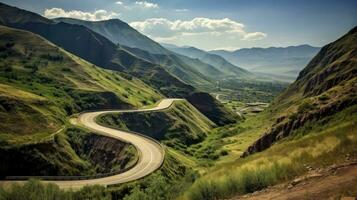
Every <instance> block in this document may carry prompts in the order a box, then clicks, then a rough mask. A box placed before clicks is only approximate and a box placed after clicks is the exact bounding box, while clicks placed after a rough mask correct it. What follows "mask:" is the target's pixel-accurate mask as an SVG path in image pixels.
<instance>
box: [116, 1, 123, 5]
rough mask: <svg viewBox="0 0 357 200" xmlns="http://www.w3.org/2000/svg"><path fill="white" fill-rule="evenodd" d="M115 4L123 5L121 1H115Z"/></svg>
mask: <svg viewBox="0 0 357 200" xmlns="http://www.w3.org/2000/svg"><path fill="white" fill-rule="evenodd" d="M115 4H118V5H123V2H122V1H117V2H115Z"/></svg>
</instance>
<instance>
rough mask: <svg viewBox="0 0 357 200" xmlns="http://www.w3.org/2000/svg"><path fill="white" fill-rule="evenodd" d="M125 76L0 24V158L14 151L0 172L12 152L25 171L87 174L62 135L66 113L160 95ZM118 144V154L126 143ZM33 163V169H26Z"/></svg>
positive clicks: (144, 102) (139, 102)
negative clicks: (19, 158)
mask: <svg viewBox="0 0 357 200" xmlns="http://www.w3.org/2000/svg"><path fill="white" fill-rule="evenodd" d="M124 76H125V74H121V73H119V72H114V71H108V70H103V69H100V68H98V67H96V66H94V65H92V64H90V63H88V62H86V61H83V60H82V59H80V58H78V57H76V56H74V55H72V54H70V53H68V52H66V51H64V50H62V49H60V48H58V47H56V46H55V45H53V44H51V43H50V42H48V41H47V40H45V39H43V38H41V37H39V36H37V35H35V34H33V33H30V32H26V31H22V30H16V29H12V28H7V27H4V26H1V27H0V91H1V95H0V119H1V121H2V122H4V123H1V124H0V143H1V144H2V145H1V155H2V158H4V159H5V158H9V159H10V157H7V156H6V155H13V157H11V159H10V160H8V162H2V163H3V164H4V165H5V166H4V165H2V167H1V169H2V170H3V171H1V174H2V175H3V174H4V171H6V170H7V169H8V167H9V166H11V164H12V162H16V161H17V159H14V158H15V157H17V156H19V157H22V158H23V159H25V160H24V162H29V163H27V164H28V165H23V166H27V167H28V170H30V171H28V170H25V171H24V173H27V172H31V173H34V172H38V171H39V172H40V173H39V175H41V174H46V173H47V172H48V173H49V174H66V173H68V174H75V173H77V175H78V173H84V174H86V173H90V170H93V169H91V168H90V165H89V164H88V163H86V162H89V161H84V160H82V159H81V158H80V157H79V155H77V154H76V151H79V150H80V149H81V148H78V149H75V148H74V147H73V148H72V146H71V145H70V143H71V142H72V139H73V138H71V137H70V136H68V135H66V132H68V130H67V127H68V117H69V116H70V115H72V114H74V113H78V112H80V111H83V110H90V109H103V108H129V107H137V106H143V105H147V104H152V103H154V102H156V101H157V100H158V99H161V98H162V96H161V95H160V94H159V93H157V92H155V91H154V90H152V89H151V88H150V87H149V86H147V85H146V84H145V83H143V82H142V81H140V80H139V79H136V78H131V80H128V79H126V78H123V77H124ZM39 122H41V123H39ZM77 131H78V130H77ZM91 137H92V136H89V135H84V136H83V138H87V139H89V138H91ZM93 137H94V136H93ZM102 138H103V140H105V137H102ZM83 140H84V139H83ZM114 142H117V141H115V140H114ZM118 143H119V144H118V145H119V146H120V149H119V151H118V152H124V151H126V149H127V148H129V147H130V146H128V145H126V146H125V144H124V143H121V142H118ZM93 145H94V144H93ZM42 148H44V150H41V149H42ZM118 148H119V147H118ZM10 152H11V154H9V153H10ZM53 152H58V153H55V154H53ZM44 155H46V156H47V157H46V156H44ZM123 158H124V157H123ZM86 160H88V158H86ZM35 163H36V165H35ZM71 163H72V164H71ZM13 164H15V163H13ZM31 164H32V165H31ZM65 165H68V166H65ZM33 166H38V168H37V170H32V171H31V169H33V168H32V167H33ZM46 166H47V167H46ZM46 168H48V169H46ZM80 168H83V169H86V170H83V172H81V171H78V169H80ZM10 169H11V167H10ZM41 170H44V171H41ZM59 170H61V171H59ZM76 170H77V171H76ZM88 170H89V171H88ZM91 173H94V171H92V172H91ZM5 174H7V175H9V173H5Z"/></svg>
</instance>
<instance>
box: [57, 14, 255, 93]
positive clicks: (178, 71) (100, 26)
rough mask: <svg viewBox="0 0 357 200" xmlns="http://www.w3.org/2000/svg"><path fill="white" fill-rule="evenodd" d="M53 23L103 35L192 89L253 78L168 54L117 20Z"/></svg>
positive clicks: (231, 68)
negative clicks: (235, 78)
mask: <svg viewBox="0 0 357 200" xmlns="http://www.w3.org/2000/svg"><path fill="white" fill-rule="evenodd" d="M54 21H55V22H65V23H69V24H77V25H82V26H85V27H87V28H89V29H91V30H92V31H94V32H96V33H99V34H101V35H103V36H105V37H106V38H108V39H109V40H111V41H112V42H113V43H115V44H119V46H120V48H122V49H125V50H127V51H128V52H130V53H132V54H134V55H136V56H138V57H140V58H141V59H144V60H148V61H149V62H152V63H155V64H158V65H162V66H164V67H165V68H166V69H167V70H168V71H169V72H170V73H172V74H173V75H175V76H177V77H179V78H180V79H182V80H183V81H185V82H186V83H188V84H192V85H194V86H198V87H200V86H201V85H205V86H207V85H214V84H215V82H216V81H217V80H219V79H223V78H226V77H228V76H235V77H237V78H247V76H249V75H250V76H253V74H252V73H249V72H248V71H246V70H243V69H240V68H239V67H235V66H231V65H222V64H221V63H219V62H204V61H203V62H202V60H198V59H195V58H194V57H191V56H189V55H187V54H180V53H177V52H175V51H171V49H167V48H165V47H163V46H162V45H160V44H159V43H157V42H155V41H153V40H151V39H150V38H148V37H147V36H145V35H143V34H141V33H139V32H138V31H137V30H135V29H133V28H132V27H130V26H129V25H128V24H127V23H125V22H123V21H121V20H119V19H112V20H104V21H95V22H90V21H83V20H78V19H71V18H57V19H54ZM206 61H210V60H206ZM212 61H214V59H212Z"/></svg>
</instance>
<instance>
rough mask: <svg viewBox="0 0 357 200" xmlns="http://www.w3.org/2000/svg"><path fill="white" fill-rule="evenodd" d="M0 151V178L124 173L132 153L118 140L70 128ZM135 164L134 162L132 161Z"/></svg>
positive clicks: (133, 157)
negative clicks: (44, 139) (47, 138)
mask: <svg viewBox="0 0 357 200" xmlns="http://www.w3.org/2000/svg"><path fill="white" fill-rule="evenodd" d="M1 145H2V146H1V148H0V157H1V162H0V179H3V178H5V177H6V176H86V175H97V174H102V173H110V172H117V171H118V170H124V169H126V168H127V167H129V166H128V163H129V162H130V163H133V162H131V161H133V160H132V159H135V158H136V157H135V150H134V149H133V148H132V147H130V145H129V144H127V143H124V142H122V141H119V140H117V139H113V138H109V137H105V136H100V135H96V134H93V133H84V132H81V131H80V130H79V129H69V130H68V131H67V135H59V136H55V137H54V139H52V140H48V141H43V142H38V143H33V144H25V145H22V146H14V147H12V146H7V145H6V144H1ZM134 163H135V162H134Z"/></svg>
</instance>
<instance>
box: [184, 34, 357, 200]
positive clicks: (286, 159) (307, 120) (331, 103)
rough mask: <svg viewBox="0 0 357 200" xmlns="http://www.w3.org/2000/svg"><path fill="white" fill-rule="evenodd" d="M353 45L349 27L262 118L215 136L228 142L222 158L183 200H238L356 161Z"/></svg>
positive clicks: (311, 63) (354, 44)
mask: <svg viewBox="0 0 357 200" xmlns="http://www.w3.org/2000/svg"><path fill="white" fill-rule="evenodd" d="M356 38H357V28H356V27H355V28H353V29H352V30H351V31H350V32H349V33H347V34H346V35H345V36H343V37H341V38H340V39H338V40H337V41H335V42H333V43H331V44H328V45H326V46H325V47H323V48H322V49H321V51H320V52H319V53H318V54H317V55H316V56H315V57H314V58H313V59H312V60H311V61H310V63H309V64H308V66H307V67H306V68H305V69H304V70H303V71H302V72H301V73H300V75H299V77H298V79H297V80H296V81H295V82H294V83H293V84H291V85H290V87H289V88H288V89H287V90H286V91H285V92H283V93H282V94H281V95H280V96H279V97H277V98H276V99H275V100H274V101H273V103H272V105H271V106H270V107H269V108H268V109H267V110H266V111H264V112H263V113H261V114H259V115H257V116H255V117H250V118H248V119H247V120H246V121H245V122H243V123H241V124H239V125H235V126H233V127H231V128H229V131H228V130H227V129H221V131H222V132H229V133H230V134H231V135H232V136H230V137H229V138H227V139H226V141H227V143H226V144H225V145H224V146H223V147H222V148H223V149H226V150H227V151H229V155H228V156H227V157H226V158H225V160H224V159H223V160H221V161H220V162H218V165H217V166H216V167H214V168H213V169H211V170H209V171H208V172H207V174H206V175H204V176H203V177H201V178H200V179H199V180H198V181H196V182H195V184H193V186H192V187H191V188H190V189H189V190H188V191H187V193H186V194H185V195H184V196H183V197H182V198H184V199H185V198H187V199H221V198H229V197H232V196H234V195H243V194H246V193H251V192H255V191H257V190H261V189H264V188H266V187H268V186H271V185H275V184H278V183H282V182H285V183H286V181H291V180H292V179H294V178H295V177H296V176H299V175H303V174H306V173H308V172H309V171H310V170H311V169H322V168H326V167H328V166H331V165H337V164H341V163H342V164H343V163H346V162H347V163H348V162H349V161H350V160H354V159H356V158H357V152H356V148H355V146H356V145H357V140H356V134H357V133H356V130H357V123H356V122H357V115H356V113H357V112H356V103H357V96H356V94H357V90H356V88H357V87H356V86H357V79H356V77H357V76H356V75H357V68H356V66H357V65H356V62H357V60H356V50H357V46H356V44H357V41H356ZM232 140H234V141H237V142H235V143H230V142H229V141H232ZM239 157H241V158H239ZM307 166H308V167H307ZM227 171H229V172H230V173H229V175H227V173H226V172H227ZM338 192H339V191H336V193H335V194H336V196H338V195H339V193H338ZM345 192H350V193H351V194H355V191H354V192H353V187H352V186H349V187H346V188H345Z"/></svg>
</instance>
